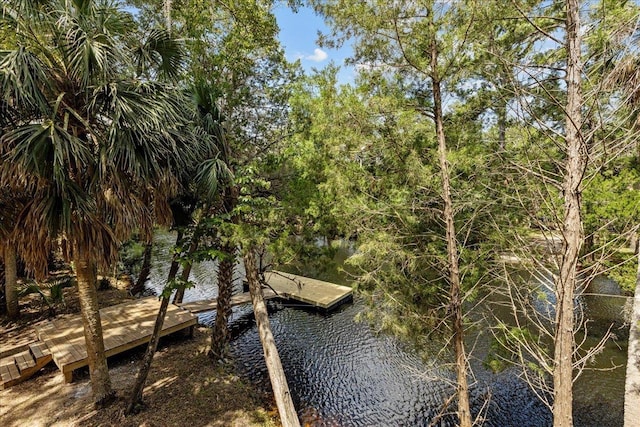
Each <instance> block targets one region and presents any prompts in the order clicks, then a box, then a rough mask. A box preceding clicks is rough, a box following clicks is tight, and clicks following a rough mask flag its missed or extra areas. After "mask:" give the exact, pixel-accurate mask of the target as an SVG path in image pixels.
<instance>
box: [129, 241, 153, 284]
mask: <svg viewBox="0 0 640 427" xmlns="http://www.w3.org/2000/svg"><path fill="white" fill-rule="evenodd" d="M152 251H153V242H147V244H146V245H145V246H144V254H143V255H142V268H140V274H138V280H137V281H136V284H135V285H134V286H133V288H131V294H132V295H137V294H141V293H142V292H144V284H145V283H146V282H147V280H148V279H149V273H151V253H152Z"/></svg>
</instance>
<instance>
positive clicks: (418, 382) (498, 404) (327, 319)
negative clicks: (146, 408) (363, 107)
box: [149, 233, 628, 427]
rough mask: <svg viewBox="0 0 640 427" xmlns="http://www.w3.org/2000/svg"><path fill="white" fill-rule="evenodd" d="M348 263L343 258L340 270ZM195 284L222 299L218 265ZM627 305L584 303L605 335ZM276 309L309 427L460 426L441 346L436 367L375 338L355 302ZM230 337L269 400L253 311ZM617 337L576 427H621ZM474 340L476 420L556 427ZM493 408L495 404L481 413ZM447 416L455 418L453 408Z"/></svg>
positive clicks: (599, 288)
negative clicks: (488, 364)
mask: <svg viewBox="0 0 640 427" xmlns="http://www.w3.org/2000/svg"><path fill="white" fill-rule="evenodd" d="M174 238H175V237H174V235H173V234H170V233H159V234H158V235H157V236H156V245H155V249H154V260H153V269H152V274H151V278H150V282H149V287H151V288H152V289H155V290H156V291H157V290H159V289H161V288H162V286H163V284H164V281H165V280H166V276H167V272H168V267H169V262H170V248H171V247H172V244H173V242H174V240H173V239H174ZM345 256H346V255H345V254H344V253H339V254H338V259H337V260H336V263H337V264H339V263H340V262H342V261H343V259H344V257H345ZM302 274H303V275H307V276H309V277H317V278H320V279H324V280H330V281H333V282H336V283H342V284H345V278H344V277H342V276H341V275H340V274H339V273H338V272H337V270H336V269H334V268H329V269H324V270H323V271H316V270H314V269H313V268H310V269H308V270H307V271H304V272H302ZM241 277H243V269H242V266H238V268H237V271H236V281H235V283H236V285H235V286H236V290H237V291H238V292H239V291H240V288H241ZM191 280H192V281H194V282H195V283H196V286H195V288H193V289H189V290H187V292H186V295H185V300H186V301H195V300H199V299H207V298H213V297H215V295H216V282H215V280H216V264H215V263H213V262H204V263H200V264H197V265H194V268H193V270H192V277H191ZM590 291H592V292H603V291H606V292H607V293H612V294H615V293H616V291H617V286H616V285H615V283H613V284H612V283H611V282H610V281H607V280H606V279H600V280H598V281H595V283H594V284H593V287H592V288H591V289H590ZM624 301H625V300H624V299H622V298H619V297H593V296H590V297H584V298H583V299H582V303H583V304H584V307H585V308H586V310H587V313H593V316H592V317H593V319H594V322H593V326H594V328H595V329H596V330H598V328H599V329H604V330H606V328H608V326H609V325H610V324H611V322H610V321H609V319H612V318H613V319H616V318H620V313H621V312H622V309H623V306H624ZM268 306H269V311H270V321H271V327H272V330H273V334H274V338H275V340H276V344H277V346H278V351H279V353H280V357H281V359H282V363H283V367H284V369H285V373H286V375H287V378H288V381H289V386H290V388H291V392H292V395H293V397H294V403H295V404H296V408H297V409H298V411H299V415H300V416H301V419H302V420H303V421H304V422H306V423H308V424H309V425H313V426H428V425H430V423H431V422H432V420H434V419H435V418H436V417H437V416H438V415H442V416H441V418H440V419H439V421H438V422H437V423H436V424H435V425H437V426H449V425H454V418H453V417H452V416H451V415H450V414H447V413H446V411H445V413H443V414H441V413H440V412H441V409H442V402H444V401H445V400H446V399H447V398H448V397H449V396H450V395H451V393H452V388H451V384H452V380H453V379H454V377H453V375H452V373H451V372H450V371H449V370H447V369H444V368H441V367H439V366H442V364H441V363H440V362H441V361H439V360H437V359H436V357H435V355H436V354H438V352H439V350H440V344H437V343H434V347H433V349H427V353H429V351H431V352H432V353H433V354H434V358H433V359H432V360H431V363H429V360H427V361H425V360H423V359H421V358H420V357H418V355H417V354H416V353H415V352H413V351H411V349H408V348H406V346H404V345H403V344H402V343H400V342H398V340H396V339H394V338H393V337H389V336H386V335H379V334H376V333H375V332H374V331H372V330H371V328H370V327H369V326H368V325H367V324H365V323H359V322H356V321H354V318H355V317H356V315H357V314H358V313H359V312H360V311H362V310H363V309H364V308H365V307H364V304H363V302H362V301H361V300H360V299H359V298H357V297H356V298H355V299H354V302H353V304H347V305H344V306H342V307H340V308H339V309H337V310H335V311H333V312H331V313H328V314H323V313H319V312H317V311H314V310H312V309H308V308H305V307H302V306H296V305H288V304H283V303H278V302H269V304H268ZM213 316H215V314H214V313H203V314H202V315H201V317H200V321H201V323H204V324H211V323H212V322H213V319H214V317H213ZM619 324H620V322H619ZM231 328H232V332H233V341H232V344H231V351H232V354H233V356H234V359H235V360H236V363H237V364H238V368H239V370H240V372H241V373H242V374H243V375H245V376H246V377H247V378H248V379H250V380H251V381H253V382H254V383H256V384H257V385H258V387H260V388H262V389H263V390H265V391H268V390H269V389H270V385H269V379H268V375H267V371H266V366H265V364H264V361H263V355H262V347H261V344H260V341H259V337H258V333H257V330H256V328H255V324H254V322H253V316H252V310H251V307H250V306H249V305H247V306H244V307H236V308H234V314H233V316H232V319H231ZM615 332H617V334H618V335H619V337H618V339H616V340H612V341H610V342H609V344H608V345H607V346H606V348H605V349H604V351H603V352H602V353H601V354H600V355H598V356H597V357H596V359H595V360H594V363H593V365H592V366H591V367H592V368H610V370H607V371H601V370H593V371H587V372H585V373H584V374H583V375H582V376H581V377H580V378H579V379H578V381H577V382H576V384H575V387H574V397H575V408H574V413H575V425H576V426H593V427H596V426H598V427H604V426H619V425H622V408H623V399H624V375H625V366H626V354H627V343H626V336H627V335H628V329H626V330H625V329H624V328H622V329H620V330H619V331H615ZM625 334H626V335H625ZM590 339H591V340H592V341H594V342H595V341H596V339H595V338H590ZM469 340H470V341H473V342H474V343H476V347H475V349H474V353H473V357H472V360H471V366H472V368H473V371H474V374H475V382H474V383H473V387H472V404H473V408H474V412H475V413H476V414H477V413H478V411H479V410H480V409H481V408H483V412H482V414H483V416H484V417H485V419H486V421H485V425H487V426H496V427H509V426H514V427H516V426H518V427H521V426H531V427H533V426H547V425H551V414H550V412H549V410H548V409H547V408H546V407H545V406H544V405H543V404H542V403H541V402H540V401H539V400H538V399H537V398H536V397H535V395H534V394H533V393H532V392H531V391H530V390H529V388H528V386H527V385H526V384H524V383H523V382H522V381H520V380H519V379H518V378H517V375H516V372H515V371H506V372H502V373H500V374H494V373H491V372H489V371H487V370H485V369H484V368H483V366H482V362H483V359H484V357H485V356H486V352H487V349H488V347H489V339H488V337H486V336H483V335H482V334H480V333H479V332H478V331H476V332H473V334H472V336H470V337H469ZM616 366H617V367H616ZM486 401H488V402H489V404H488V405H487V406H486V407H483V404H484V402H486ZM449 410H450V411H455V407H452V408H450V409H449Z"/></svg>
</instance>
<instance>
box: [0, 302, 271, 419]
mask: <svg viewBox="0 0 640 427" xmlns="http://www.w3.org/2000/svg"><path fill="white" fill-rule="evenodd" d="M74 293H75V292H74V290H73V289H65V302H66V304H65V305H64V306H60V307H56V314H55V315H56V316H64V315H68V314H69V313H73V312H76V311H77V297H76V296H75V295H74ZM99 296H100V304H101V306H107V305H112V304H114V303H118V302H121V301H122V300H123V299H126V298H127V296H126V293H125V292H123V291H119V290H117V289H109V290H107V291H101V292H99ZM38 304H39V302H38V300H37V299H35V298H34V299H31V300H28V301H26V302H21V309H22V311H23V315H22V318H21V320H19V321H18V322H9V321H7V320H6V319H4V318H1V317H0V351H6V349H7V348H9V347H11V346H15V345H19V344H21V343H23V342H26V341H28V340H30V339H32V338H35V337H34V335H33V332H32V330H33V326H34V325H36V324H38V323H41V322H44V321H46V320H47V318H48V317H49V314H51V313H47V311H48V310H47V309H42V308H43V307H38ZM209 339H210V338H209V334H208V329H207V328H204V327H197V328H196V329H195V331H194V335H193V338H185V337H166V338H163V339H162V340H161V341H160V346H159V348H158V352H157V353H156V356H155V358H154V361H153V365H152V368H151V371H150V373H149V377H148V379H147V382H146V387H145V390H144V400H145V404H146V408H145V409H144V410H143V411H142V412H140V413H139V414H137V415H134V416H130V417H124V416H123V413H122V412H123V408H124V398H125V397H126V396H127V395H128V393H129V392H130V388H131V386H132V385H133V382H134V379H135V375H136V373H137V368H138V363H139V361H140V359H141V358H142V356H143V354H144V350H145V348H144V346H143V347H142V348H138V349H134V350H131V351H129V352H125V353H122V354H121V355H118V356H114V357H113V358H109V372H110V374H111V381H112V385H113V388H114V389H115V390H116V392H117V395H118V400H117V401H116V402H115V403H113V404H112V405H111V406H109V407H108V408H106V409H102V410H99V411H98V410H95V409H94V407H93V401H92V398H91V384H90V381H89V373H88V370H87V369H86V368H84V370H82V369H81V370H78V371H76V373H75V374H74V382H73V383H71V384H64V382H63V377H62V375H61V373H60V371H59V370H58V369H57V367H56V366H55V364H53V363H50V364H49V365H48V366H47V367H45V369H43V370H42V371H41V372H40V373H39V374H37V375H36V376H35V377H33V378H31V379H29V380H27V381H25V382H24V383H21V384H18V385H16V386H14V387H11V388H9V389H7V390H0V426H2V427H14V426H15V427H24V426H30V427H31V426H145V427H155V426H158V427H160V426H189V427H200V426H221V427H222V426H224V427H227V426H237V427H245V426H274V427H275V426H279V425H280V423H279V421H278V418H277V412H276V411H275V410H274V409H270V410H266V409H265V407H270V408H273V407H275V405H274V404H272V403H270V402H269V399H268V398H267V397H265V396H262V395H259V394H258V392H257V391H256V390H255V388H254V387H252V386H251V385H250V384H247V383H246V381H244V380H243V379H241V378H239V377H238V376H237V375H236V374H235V373H234V369H233V367H231V366H229V365H225V366H223V365H216V364H214V363H213V362H212V361H211V360H210V359H209V357H208V356H207V354H206V352H207V347H208V345H209V341H208V340H209ZM76 374H77V375H76Z"/></svg>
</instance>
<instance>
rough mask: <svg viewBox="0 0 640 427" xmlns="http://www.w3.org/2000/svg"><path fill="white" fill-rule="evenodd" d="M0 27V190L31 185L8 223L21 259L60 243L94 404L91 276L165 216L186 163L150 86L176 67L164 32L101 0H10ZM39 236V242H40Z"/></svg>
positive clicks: (157, 92)
mask: <svg viewBox="0 0 640 427" xmlns="http://www.w3.org/2000/svg"><path fill="white" fill-rule="evenodd" d="M0 27H2V28H13V29H15V40H16V43H15V46H12V49H9V50H3V51H0V110H1V111H0V113H1V114H0V117H2V118H1V119H0V120H1V121H0V176H1V177H2V178H3V180H2V184H1V185H2V186H3V187H4V186H8V185H18V184H19V183H18V182H16V181H20V182H22V183H28V184H29V186H30V188H32V189H33V192H32V194H31V197H30V199H29V201H28V202H27V203H26V204H25V206H24V207H23V209H22V210H21V212H20V214H19V215H18V217H17V220H16V226H17V228H18V229H19V230H21V233H22V234H23V239H22V240H24V241H29V242H30V243H31V244H29V245H22V247H19V250H20V252H21V256H22V258H23V259H24V260H25V262H26V264H27V266H28V267H29V268H30V269H32V270H33V271H34V272H40V273H41V272H44V271H45V270H46V259H47V256H48V250H49V249H50V245H48V244H45V243H47V242H52V241H54V240H56V239H59V240H60V241H61V242H62V248H63V254H64V255H65V257H66V259H67V260H68V261H73V263H74V267H75V271H76V274H77V279H78V280H77V282H78V295H79V298H80V305H81V311H82V318H83V323H84V329H85V338H86V345H87V354H88V359H89V370H90V373H91V381H92V387H93V393H94V400H95V402H96V403H97V404H101V403H104V402H106V401H109V400H110V398H111V396H112V395H113V393H112V389H111V384H110V379H109V373H108V369H107V363H106V357H105V353H104V343H103V339H102V326H101V322H100V313H99V311H98V300H97V292H96V271H97V268H99V267H107V266H108V265H109V264H110V263H112V262H113V261H114V260H115V258H116V256H117V247H118V243H119V242H121V241H122V240H124V239H126V238H127V237H128V236H129V235H130V234H131V233H132V232H133V231H134V230H138V231H140V232H141V233H142V234H143V235H145V234H146V235H149V234H150V233H151V228H152V225H153V224H154V222H155V221H158V222H165V223H166V222H168V221H169V219H170V215H171V211H170V209H169V207H168V204H167V198H168V196H170V195H172V194H174V193H175V191H176V190H177V179H176V176H175V171H176V170H179V169H181V168H182V164H183V163H184V162H190V161H192V160H193V155H194V153H193V148H192V147H191V146H190V143H189V141H190V140H189V139H188V138H186V137H184V135H187V134H188V133H187V132H185V129H186V126H187V123H186V122H187V119H186V117H188V114H185V106H187V105H189V103H188V102H184V99H183V97H182V95H181V93H180V92H178V91H177V90H175V89H174V88H172V87H171V86H170V85H168V84H165V83H161V82H157V81H156V80H157V79H158V78H159V77H162V76H168V77H175V76H176V75H177V72H178V71H179V65H180V58H181V56H180V49H179V46H178V44H176V43H175V42H174V41H172V40H171V39H170V37H169V35H168V33H167V32H165V31H153V32H151V34H149V35H148V37H147V38H146V41H145V42H144V43H143V44H142V45H140V41H139V40H141V39H143V37H142V36H141V35H140V34H139V33H138V32H137V31H136V29H135V28H136V26H135V23H134V21H133V18H132V17H131V15H130V14H129V13H126V12H123V11H121V10H119V9H118V8H117V7H116V4H115V3H111V2H109V1H108V0H9V1H8V2H5V4H3V6H2V13H1V16H0ZM40 243H43V244H40Z"/></svg>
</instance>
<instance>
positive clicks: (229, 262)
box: [209, 244, 236, 360]
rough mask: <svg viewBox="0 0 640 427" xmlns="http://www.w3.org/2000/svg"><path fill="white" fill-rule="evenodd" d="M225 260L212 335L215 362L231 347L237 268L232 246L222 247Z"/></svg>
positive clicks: (221, 262) (220, 270)
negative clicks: (231, 318) (234, 283)
mask: <svg viewBox="0 0 640 427" xmlns="http://www.w3.org/2000/svg"><path fill="white" fill-rule="evenodd" d="M222 252H223V253H224V254H225V256H224V258H222V259H220V263H219V265H218V298H217V305H216V322H215V324H214V325H213V330H212V333H211V334H212V335H211V351H210V352H209V356H210V357H211V358H213V359H214V360H219V359H222V358H223V357H224V356H225V355H226V351H227V348H228V345H229V338H230V337H229V318H230V317H231V296H232V295H233V270H234V267H235V263H236V259H235V248H234V247H233V246H232V245H230V244H225V245H224V246H223V247H222Z"/></svg>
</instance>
